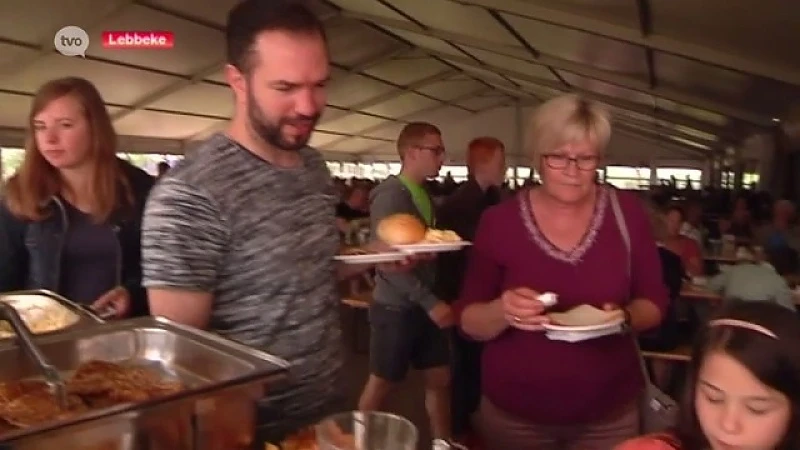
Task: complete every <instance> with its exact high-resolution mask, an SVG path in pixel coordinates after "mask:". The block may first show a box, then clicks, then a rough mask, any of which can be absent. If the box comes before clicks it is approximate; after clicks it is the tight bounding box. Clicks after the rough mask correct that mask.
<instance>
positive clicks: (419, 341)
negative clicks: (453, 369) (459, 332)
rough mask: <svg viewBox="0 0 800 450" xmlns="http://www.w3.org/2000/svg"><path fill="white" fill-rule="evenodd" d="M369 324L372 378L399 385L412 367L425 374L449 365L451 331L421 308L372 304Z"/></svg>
mask: <svg viewBox="0 0 800 450" xmlns="http://www.w3.org/2000/svg"><path fill="white" fill-rule="evenodd" d="M369 321H370V333H371V334H370V344H369V361H370V373H372V374H373V375H375V376H377V377H379V378H382V379H384V380H387V381H390V382H399V381H402V380H403V379H404V378H405V377H406V374H407V373H408V369H409V367H414V368H415V369H417V370H426V369H432V368H435V367H446V366H448V365H449V364H450V331H449V330H442V329H441V328H439V326H438V325H436V324H435V323H434V322H433V321H432V320H431V318H430V317H428V313H427V312H426V311H424V310H423V309H422V308H420V307H417V306H415V307H412V308H407V309H403V308H397V307H392V306H386V305H381V304H378V303H373V304H372V306H371V307H370V311H369Z"/></svg>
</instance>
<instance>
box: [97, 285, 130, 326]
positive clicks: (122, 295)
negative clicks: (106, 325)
mask: <svg viewBox="0 0 800 450" xmlns="http://www.w3.org/2000/svg"><path fill="white" fill-rule="evenodd" d="M92 310H94V311H95V312H97V313H100V314H103V315H104V316H105V314H104V313H105V312H109V315H110V316H111V318H113V319H121V318H123V317H126V316H127V315H128V314H129V313H130V310H131V296H130V293H128V290H127V289H125V288H124V287H122V286H119V287H116V288H114V289H111V290H110V291H108V292H106V293H105V294H103V295H101V296H100V298H98V299H97V300H95V302H94V303H92Z"/></svg>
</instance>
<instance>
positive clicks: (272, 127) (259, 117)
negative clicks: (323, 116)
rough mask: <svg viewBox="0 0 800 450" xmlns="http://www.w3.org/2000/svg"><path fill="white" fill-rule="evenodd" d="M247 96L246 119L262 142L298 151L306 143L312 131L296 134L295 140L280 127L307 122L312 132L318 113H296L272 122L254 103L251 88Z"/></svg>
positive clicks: (317, 119) (282, 148)
mask: <svg viewBox="0 0 800 450" xmlns="http://www.w3.org/2000/svg"><path fill="white" fill-rule="evenodd" d="M247 97H248V101H247V119H248V120H249V122H250V127H251V128H252V129H253V131H254V132H255V133H256V135H258V137H260V138H261V139H262V140H264V142H266V143H268V144H269V145H271V146H273V147H275V148H278V149H280V150H285V151H298V150H300V149H302V148H304V147H305V146H306V145H308V141H309V139H311V134H312V133H308V135H306V136H299V135H298V136H297V138H298V139H295V140H287V139H285V138H284V136H283V134H282V133H281V129H282V128H283V126H284V125H293V124H296V123H302V124H309V128H310V129H311V130H312V132H313V129H314V127H315V126H316V125H317V121H319V117H320V115H319V114H316V115H314V116H303V115H297V116H295V117H292V118H288V117H284V118H281V119H279V120H278V123H274V122H271V121H270V120H269V119H268V118H267V115H266V114H264V111H263V110H262V109H261V108H259V106H258V103H256V99H255V97H254V96H253V91H252V90H251V91H249V92H248V94H247Z"/></svg>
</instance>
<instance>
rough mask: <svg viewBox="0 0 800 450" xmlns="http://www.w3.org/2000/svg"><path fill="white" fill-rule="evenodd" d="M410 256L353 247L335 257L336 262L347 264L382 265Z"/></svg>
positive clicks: (395, 252)
mask: <svg viewBox="0 0 800 450" xmlns="http://www.w3.org/2000/svg"><path fill="white" fill-rule="evenodd" d="M407 256H408V255H407V254H406V253H403V252H400V251H388V252H372V251H369V250H365V249H363V248H358V247H353V248H348V249H345V250H344V251H343V252H342V253H341V254H339V255H336V256H334V257H333V259H334V260H335V261H341V262H343V263H345V264H381V263H388V262H396V261H402V260H403V259H405V258H406V257H407Z"/></svg>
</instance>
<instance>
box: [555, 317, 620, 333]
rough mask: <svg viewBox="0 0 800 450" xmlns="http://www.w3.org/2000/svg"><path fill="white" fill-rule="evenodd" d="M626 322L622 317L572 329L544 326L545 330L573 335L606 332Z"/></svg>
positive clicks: (563, 326) (568, 327) (560, 326)
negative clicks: (576, 333) (567, 332)
mask: <svg viewBox="0 0 800 450" xmlns="http://www.w3.org/2000/svg"><path fill="white" fill-rule="evenodd" d="M623 322H625V318H624V317H620V318H619V319H615V320H610V321H608V322H603V323H599V324H597V325H585V326H581V327H570V326H565V325H556V324H554V323H546V324H544V325H543V327H544V329H545V330H552V331H569V332H572V333H575V332H578V333H580V332H590V331H600V330H606V329H608V328H614V327H619V326H620V325H622V323H623Z"/></svg>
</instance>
